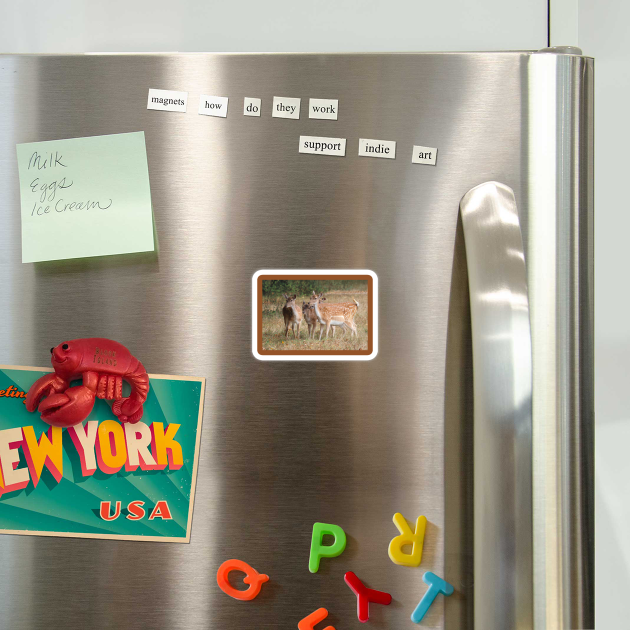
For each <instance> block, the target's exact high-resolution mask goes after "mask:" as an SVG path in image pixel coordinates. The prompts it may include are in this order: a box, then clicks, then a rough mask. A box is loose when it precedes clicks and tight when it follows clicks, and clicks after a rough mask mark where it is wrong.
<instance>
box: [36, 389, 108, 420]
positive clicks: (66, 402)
mask: <svg viewBox="0 0 630 630" xmlns="http://www.w3.org/2000/svg"><path fill="white" fill-rule="evenodd" d="M29 393H30V391H29ZM95 400H96V393H95V392H93V391H92V390H91V389H89V388H88V387H85V385H78V386H77V387H70V389H67V390H66V391H65V392H63V393H60V394H52V395H50V396H48V398H45V399H44V400H43V401H42V402H41V403H40V405H39V407H38V408H37V409H38V411H39V412H40V413H41V416H42V420H43V421H44V422H47V423H48V424H51V425H52V426H54V427H72V426H74V425H75V424H79V423H81V422H83V421H84V420H85V419H86V418H87V417H88V416H89V415H90V411H92V408H93V407H94V401H95Z"/></svg>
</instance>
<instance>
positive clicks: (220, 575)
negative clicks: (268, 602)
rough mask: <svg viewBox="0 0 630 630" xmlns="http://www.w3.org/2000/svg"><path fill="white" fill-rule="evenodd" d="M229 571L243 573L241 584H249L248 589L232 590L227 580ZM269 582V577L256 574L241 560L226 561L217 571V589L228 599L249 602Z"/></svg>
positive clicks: (256, 572)
mask: <svg viewBox="0 0 630 630" xmlns="http://www.w3.org/2000/svg"><path fill="white" fill-rule="evenodd" d="M230 571H242V572H243V573H245V577H244V578H243V582H244V583H245V584H249V588H248V589H247V590H245V591H240V590H238V589H236V588H234V587H233V586H232V585H231V584H230V581H229V579H228V576H229V574H230ZM268 580H269V576H268V575H265V574H264V573H258V571H256V569H254V568H252V567H250V566H249V564H247V563H246V562H243V561H242V560H226V561H225V562H224V563H223V564H222V565H221V566H220V567H219V570H218V571H217V584H218V585H219V588H220V589H221V590H222V591H223V592H224V593H225V594H226V595H229V596H230V597H233V598H234V599H240V600H241V601H245V602H249V601H251V600H252V599H254V598H255V597H257V596H258V594H259V593H260V589H261V588H262V585H263V584H264V583H265V582H267V581H268Z"/></svg>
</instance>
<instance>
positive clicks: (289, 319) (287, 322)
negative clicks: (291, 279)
mask: <svg viewBox="0 0 630 630" xmlns="http://www.w3.org/2000/svg"><path fill="white" fill-rule="evenodd" d="M283 295H284V299H285V300H286V301H287V302H286V304H285V305H284V307H283V308H282V315H283V316H284V326H285V329H284V334H285V337H286V338H287V339H288V338H289V326H291V330H293V337H294V338H296V334H295V326H296V325H297V338H299V337H300V326H301V325H302V309H301V308H300V307H299V306H297V305H296V303H295V298H296V297H297V295H291V296H289V295H287V294H286V293H284V294H283Z"/></svg>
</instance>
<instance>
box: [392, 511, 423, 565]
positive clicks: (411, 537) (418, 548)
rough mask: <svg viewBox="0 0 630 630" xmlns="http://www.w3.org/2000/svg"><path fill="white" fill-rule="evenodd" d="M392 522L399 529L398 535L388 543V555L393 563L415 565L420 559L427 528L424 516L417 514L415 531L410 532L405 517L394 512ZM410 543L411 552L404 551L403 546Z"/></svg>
mask: <svg viewBox="0 0 630 630" xmlns="http://www.w3.org/2000/svg"><path fill="white" fill-rule="evenodd" d="M394 524H395V525H396V527H397V528H398V530H399V531H400V536H396V538H394V539H393V540H392V541H391V542H390V543H389V549H388V553H389V557H390V559H391V561H392V562H393V563H394V564H402V565H404V566H407V567H417V566H419V564H420V562H421V561H422V546H423V544H424V532H425V530H426V528H427V519H426V517H425V516H419V517H418V520H417V521H416V532H415V533H414V532H412V531H411V528H410V527H409V525H408V524H407V521H406V520H405V517H404V516H403V515H402V514H400V513H399V512H396V514H394ZM405 545H412V548H411V553H404V552H403V547H404V546H405Z"/></svg>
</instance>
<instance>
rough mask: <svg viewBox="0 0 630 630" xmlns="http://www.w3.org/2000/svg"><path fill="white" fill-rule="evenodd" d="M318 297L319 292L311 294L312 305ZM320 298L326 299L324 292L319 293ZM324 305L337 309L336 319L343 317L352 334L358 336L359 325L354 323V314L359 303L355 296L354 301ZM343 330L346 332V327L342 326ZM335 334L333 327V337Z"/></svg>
mask: <svg viewBox="0 0 630 630" xmlns="http://www.w3.org/2000/svg"><path fill="white" fill-rule="evenodd" d="M317 297H318V296H317V293H315V291H313V293H312V294H311V305H313V302H314V301H315V299H316V298H317ZM319 298H320V300H321V301H322V302H323V301H325V300H326V298H325V297H324V294H323V293H321V294H320V295H319ZM323 307H324V309H329V308H332V309H334V310H335V315H334V319H340V318H343V320H344V321H345V322H346V324H348V326H349V327H350V330H351V336H352V335H355V336H357V337H358V336H359V333H358V332H357V325H356V324H355V323H354V316H355V315H356V312H357V310H358V309H359V303H358V302H357V301H356V300H355V299H354V298H352V302H336V303H335V304H328V305H326V304H324V305H323ZM320 308H321V307H320ZM333 325H334V324H333ZM342 330H343V332H344V334H345V332H346V328H344V327H342ZM334 336H335V328H333V338H334Z"/></svg>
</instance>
